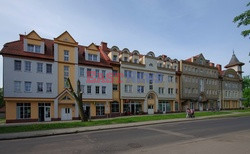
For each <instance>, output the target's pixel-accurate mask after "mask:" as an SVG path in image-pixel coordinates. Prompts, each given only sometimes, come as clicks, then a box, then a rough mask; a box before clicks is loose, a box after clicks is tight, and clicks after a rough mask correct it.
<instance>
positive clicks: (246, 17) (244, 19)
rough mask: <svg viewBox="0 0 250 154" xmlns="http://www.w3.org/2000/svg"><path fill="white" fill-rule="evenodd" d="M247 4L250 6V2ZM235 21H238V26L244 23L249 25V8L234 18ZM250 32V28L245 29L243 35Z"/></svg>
mask: <svg viewBox="0 0 250 154" xmlns="http://www.w3.org/2000/svg"><path fill="white" fill-rule="evenodd" d="M247 6H250V2H249V3H248V4H247ZM233 22H234V23H236V22H238V25H237V27H240V26H242V25H244V26H247V25H249V24H250V10H247V11H245V12H243V13H241V14H240V15H238V16H236V17H234V20H233ZM249 34H250V29H248V30H244V31H242V32H241V35H243V36H244V37H246V36H248V35H249Z"/></svg>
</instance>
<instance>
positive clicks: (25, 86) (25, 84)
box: [24, 81, 32, 92]
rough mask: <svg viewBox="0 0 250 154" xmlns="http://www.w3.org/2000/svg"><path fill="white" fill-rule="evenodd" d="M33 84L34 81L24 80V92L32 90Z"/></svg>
mask: <svg viewBox="0 0 250 154" xmlns="http://www.w3.org/2000/svg"><path fill="white" fill-rule="evenodd" d="M31 85H32V82H30V81H25V82H24V92H31Z"/></svg>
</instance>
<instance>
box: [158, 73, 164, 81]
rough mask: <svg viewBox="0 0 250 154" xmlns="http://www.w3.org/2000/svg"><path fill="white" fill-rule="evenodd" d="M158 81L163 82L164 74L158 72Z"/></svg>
mask: <svg viewBox="0 0 250 154" xmlns="http://www.w3.org/2000/svg"><path fill="white" fill-rule="evenodd" d="M158 81H159V82H162V81H163V75H162V74H158Z"/></svg>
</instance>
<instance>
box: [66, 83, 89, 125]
mask: <svg viewBox="0 0 250 154" xmlns="http://www.w3.org/2000/svg"><path fill="white" fill-rule="evenodd" d="M67 81H68V83H69V90H70V93H71V94H72V95H73V96H74V98H75V100H76V103H77V105H78V109H79V114H80V118H81V121H82V122H83V121H88V114H87V112H86V111H84V110H83V103H82V92H81V87H80V84H81V83H80V81H79V80H78V81H77V93H76V92H75V91H74V89H73V87H72V84H71V82H70V79H69V78H68V80H67Z"/></svg>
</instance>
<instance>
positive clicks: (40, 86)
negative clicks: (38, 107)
mask: <svg viewBox="0 0 250 154" xmlns="http://www.w3.org/2000/svg"><path fill="white" fill-rule="evenodd" d="M37 92H43V83H42V82H37Z"/></svg>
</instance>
